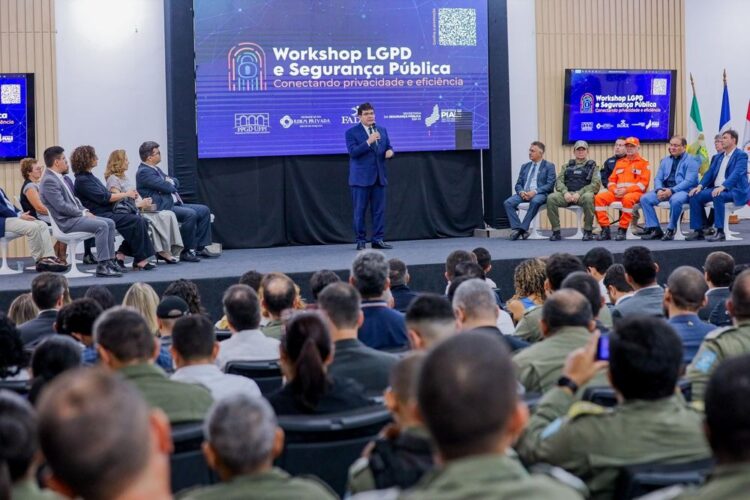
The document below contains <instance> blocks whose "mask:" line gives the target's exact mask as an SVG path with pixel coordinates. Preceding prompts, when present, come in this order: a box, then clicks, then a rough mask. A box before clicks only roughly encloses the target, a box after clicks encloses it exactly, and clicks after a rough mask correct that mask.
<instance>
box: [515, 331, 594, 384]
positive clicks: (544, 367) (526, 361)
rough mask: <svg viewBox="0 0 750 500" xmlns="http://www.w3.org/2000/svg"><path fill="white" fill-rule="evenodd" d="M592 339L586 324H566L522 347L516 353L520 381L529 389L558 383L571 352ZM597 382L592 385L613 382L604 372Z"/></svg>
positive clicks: (517, 372)
mask: <svg viewBox="0 0 750 500" xmlns="http://www.w3.org/2000/svg"><path fill="white" fill-rule="evenodd" d="M590 339H591V332H589V331H588V330H587V329H586V328H584V327H582V326H564V327H562V328H560V329H558V330H557V331H556V332H555V333H554V334H552V335H550V336H549V337H547V338H545V339H544V341H543V342H537V343H536V344H534V345H532V346H530V347H527V348H526V349H523V350H521V351H518V352H517V354H516V355H515V356H513V363H514V364H515V365H516V375H517V377H518V381H519V382H520V383H521V384H522V385H523V386H524V388H525V389H526V392H536V393H544V392H547V391H549V390H550V389H552V388H554V387H556V385H557V380H558V379H559V378H560V375H562V369H563V366H564V365H565V359H566V358H567V357H568V354H570V353H571V352H573V351H575V350H576V349H578V348H580V347H585V346H586V343H587V342H588V341H589V340H590ZM593 382H594V381H592V383H591V384H590V385H609V383H608V382H607V379H606V375H604V374H603V373H602V374H599V375H597V377H596V379H595V383H593ZM581 392H582V391H581Z"/></svg>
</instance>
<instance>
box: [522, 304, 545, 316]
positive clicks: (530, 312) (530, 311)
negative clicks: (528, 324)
mask: <svg viewBox="0 0 750 500" xmlns="http://www.w3.org/2000/svg"><path fill="white" fill-rule="evenodd" d="M541 308H542V306H540V305H538V304H535V305H533V306H531V307H529V308H528V309H526V310H525V311H524V312H523V317H526V316H529V315H530V314H532V313H533V314H536V313H537V312H540V311H541ZM537 309H538V310H539V311H537Z"/></svg>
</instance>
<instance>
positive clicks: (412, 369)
mask: <svg viewBox="0 0 750 500" xmlns="http://www.w3.org/2000/svg"><path fill="white" fill-rule="evenodd" d="M425 357H426V355H425V353H423V352H418V353H411V354H409V355H407V356H406V357H404V358H402V359H400V360H399V361H398V363H396V365H395V366H394V367H393V370H391V375H390V377H389V384H388V388H387V389H386V390H385V393H384V395H383V400H384V402H385V405H386V406H387V407H388V410H389V411H390V412H391V415H392V416H393V423H392V424H390V425H388V426H386V427H385V429H383V430H382V431H381V433H380V435H379V436H378V437H377V439H375V440H374V441H371V442H370V444H369V445H367V446H366V447H365V449H364V451H363V452H362V457H360V458H359V459H358V460H357V461H356V462H354V464H352V466H351V467H350V468H349V484H348V487H347V490H348V491H349V492H350V493H352V494H355V493H359V492H362V491H370V490H376V489H377V490H382V489H386V488H393V487H397V488H401V489H402V490H403V489H407V488H411V487H412V486H414V485H415V484H416V483H417V482H418V481H419V480H420V479H421V478H422V476H424V474H425V473H426V472H427V471H429V470H431V469H432V468H433V466H434V462H435V461H434V453H433V446H432V439H431V438H430V434H429V432H428V431H427V429H426V428H425V426H424V423H423V422H422V420H421V419H420V418H419V408H418V405H417V386H418V384H419V370H421V369H422V364H423V362H424V358H425Z"/></svg>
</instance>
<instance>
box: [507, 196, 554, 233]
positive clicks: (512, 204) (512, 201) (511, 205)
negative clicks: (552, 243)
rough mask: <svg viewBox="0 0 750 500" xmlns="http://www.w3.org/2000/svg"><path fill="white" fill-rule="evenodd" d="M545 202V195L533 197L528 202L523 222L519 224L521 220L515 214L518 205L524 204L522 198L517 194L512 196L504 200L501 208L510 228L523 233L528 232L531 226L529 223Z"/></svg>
mask: <svg viewBox="0 0 750 500" xmlns="http://www.w3.org/2000/svg"><path fill="white" fill-rule="evenodd" d="M546 201H547V195H546V194H537V195H534V197H533V198H532V199H531V200H529V210H528V211H527V212H526V216H525V217H524V218H523V222H521V219H519V218H518V213H517V212H516V210H518V205H520V204H521V203H525V201H524V200H523V198H521V197H520V196H518V195H517V194H514V195H513V196H511V197H510V198H508V199H507V200H505V202H504V203H503V206H504V207H505V213H506V214H507V215H508V221H510V228H511V229H523V230H524V231H528V230H529V227H530V226H531V221H533V220H534V217H536V214H537V212H539V209H540V208H541V207H542V205H544V203H545V202H546Z"/></svg>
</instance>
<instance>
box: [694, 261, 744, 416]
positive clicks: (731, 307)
mask: <svg viewBox="0 0 750 500" xmlns="http://www.w3.org/2000/svg"><path fill="white" fill-rule="evenodd" d="M727 311H729V315H730V316H731V317H732V321H733V323H734V326H728V327H725V328H719V329H717V330H714V331H712V332H711V333H709V334H708V335H706V337H705V338H704V339H703V342H702V343H701V347H700V349H698V353H697V354H696V355H695V358H693V362H692V363H690V365H689V366H688V367H687V373H686V378H687V379H688V380H689V381H690V382H691V383H692V391H693V401H697V402H700V401H702V400H703V394H704V393H705V391H706V384H707V383H708V379H709V377H710V376H711V373H713V371H714V370H715V369H716V367H717V366H719V363H721V362H722V361H723V360H725V359H727V358H730V357H732V356H739V355H740V354H745V353H750V270H748V271H743V272H742V273H741V274H740V275H739V276H737V278H735V280H734V284H733V285H732V292H731V295H730V296H729V299H728V300H727Z"/></svg>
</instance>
